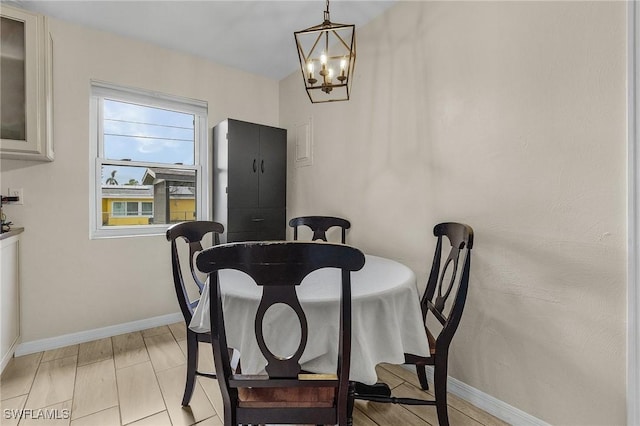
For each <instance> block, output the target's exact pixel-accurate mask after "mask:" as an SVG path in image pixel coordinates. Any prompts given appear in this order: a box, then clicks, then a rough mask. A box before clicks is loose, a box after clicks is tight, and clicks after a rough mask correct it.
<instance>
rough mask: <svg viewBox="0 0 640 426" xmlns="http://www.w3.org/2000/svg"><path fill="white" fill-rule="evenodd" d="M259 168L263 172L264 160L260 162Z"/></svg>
mask: <svg viewBox="0 0 640 426" xmlns="http://www.w3.org/2000/svg"><path fill="white" fill-rule="evenodd" d="M260 170H261V171H262V173H264V160H262V161H261V162H260Z"/></svg>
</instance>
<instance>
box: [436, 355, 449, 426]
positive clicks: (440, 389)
mask: <svg viewBox="0 0 640 426" xmlns="http://www.w3.org/2000/svg"><path fill="white" fill-rule="evenodd" d="M445 355H446V354H445ZM433 387H434V394H435V397H436V410H437V412H438V423H439V424H440V426H449V413H448V412H447V357H446V356H444V357H441V358H440V359H436V362H435V364H434V366H433Z"/></svg>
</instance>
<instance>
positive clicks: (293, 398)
mask: <svg viewBox="0 0 640 426" xmlns="http://www.w3.org/2000/svg"><path fill="white" fill-rule="evenodd" d="M364 262H365V257H364V255H363V254H362V252H361V251H359V250H358V249H356V248H353V247H350V246H346V245H342V244H330V243H326V244H325V243H313V242H297V241H288V242H287V241H280V242H246V243H230V244H223V245H219V246H216V247H212V248H210V249H207V250H205V251H203V252H202V253H200V254H199V255H198V257H197V259H196V264H197V267H198V269H199V270H200V271H202V272H206V273H208V274H209V280H210V286H209V289H210V301H211V330H212V333H211V337H212V342H213V355H214V360H215V366H216V371H217V373H218V383H219V385H220V391H221V394H222V400H223V402H224V424H225V425H227V426H229V425H237V424H267V423H268V424H272V423H276V424H331V425H335V424H339V425H351V424H352V422H351V414H352V410H353V385H352V384H351V383H350V382H349V368H350V359H351V272H352V271H357V270H359V269H361V268H362V267H363V266H364ZM321 268H339V269H341V270H342V278H341V283H342V285H341V296H340V322H339V324H340V326H339V327H340V328H339V338H338V339H337V341H336V342H335V344H336V347H337V348H338V361H337V366H336V370H335V371H334V372H327V374H310V373H306V372H304V371H302V369H301V367H300V363H299V360H300V357H301V356H302V353H303V352H304V349H305V347H306V345H307V339H308V338H309V337H311V338H313V336H308V330H309V328H308V324H307V319H306V316H305V314H304V309H303V308H302V306H301V305H300V301H299V300H298V296H297V292H296V286H298V285H299V284H300V283H301V282H302V280H303V278H304V277H305V276H307V275H308V274H309V273H311V272H313V271H315V270H318V269H321ZM223 269H234V270H238V271H242V272H244V273H245V274H247V275H249V276H250V277H251V278H252V279H253V280H254V281H255V283H256V285H258V286H260V287H262V297H261V299H260V303H259V305H258V309H257V313H256V317H255V330H254V332H255V335H256V340H257V343H258V346H259V348H260V351H261V353H262V355H263V356H264V358H265V359H266V361H267V364H266V366H265V372H266V374H261V375H243V374H238V373H237V372H234V371H233V370H232V367H231V365H230V359H229V356H228V354H229V351H228V347H227V338H226V332H225V324H224V313H223V308H222V294H221V291H220V282H219V280H218V271H220V270H223ZM276 304H284V305H287V306H288V307H290V308H291V309H292V310H293V312H295V314H296V316H297V322H298V323H299V324H300V331H301V338H300V343H299V345H298V349H297V350H296V351H295V353H294V354H293V355H291V356H288V357H283V356H278V355H276V354H274V353H273V352H272V351H271V350H272V349H274V348H269V347H268V346H267V344H266V343H265V337H264V335H263V331H262V330H263V323H264V318H265V313H266V312H267V311H268V310H269V308H270V307H272V306H273V305H276Z"/></svg>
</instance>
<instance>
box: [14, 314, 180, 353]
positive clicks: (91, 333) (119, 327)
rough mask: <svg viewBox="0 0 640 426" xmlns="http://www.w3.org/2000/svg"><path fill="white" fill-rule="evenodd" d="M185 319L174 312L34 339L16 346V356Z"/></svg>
mask: <svg viewBox="0 0 640 426" xmlns="http://www.w3.org/2000/svg"><path fill="white" fill-rule="evenodd" d="M183 320H184V317H183V316H182V314H181V313H180V312H177V313H174V314H167V315H160V316H157V317H153V318H146V319H143V320H139V321H132V322H127V323H123V324H116V325H110V326H108V327H102V328H95V329H93V330H85V331H79V332H77V333H70V334H63V335H62V336H56V337H49V338H46V339H40V340H32V341H30V342H24V343H20V344H19V345H18V346H17V347H16V352H15V356H22V355H28V354H32V353H36V352H42V351H48V350H50V349H58V348H62V347H65V346H69V345H77V344H78V343H85V342H90V341H92V340H97V339H103V338H105V337H112V336H117V335H118V334H125V333H131V332H133V331H140V330H145V329H147V328H153V327H159V326H162V325H168V324H173V323H176V322H179V321H183Z"/></svg>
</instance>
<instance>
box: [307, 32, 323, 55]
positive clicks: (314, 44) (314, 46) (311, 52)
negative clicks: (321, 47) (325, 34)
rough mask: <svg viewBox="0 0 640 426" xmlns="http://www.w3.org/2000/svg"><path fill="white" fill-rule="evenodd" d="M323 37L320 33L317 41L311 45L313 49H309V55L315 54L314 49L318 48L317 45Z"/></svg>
mask: <svg viewBox="0 0 640 426" xmlns="http://www.w3.org/2000/svg"><path fill="white" fill-rule="evenodd" d="M321 38H322V33H319V34H318V37H317V38H316V41H315V43H313V46H311V49H310V50H309V56H313V51H314V50H315V49H316V46H317V45H318V42H319V41H320V39H321Z"/></svg>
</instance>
